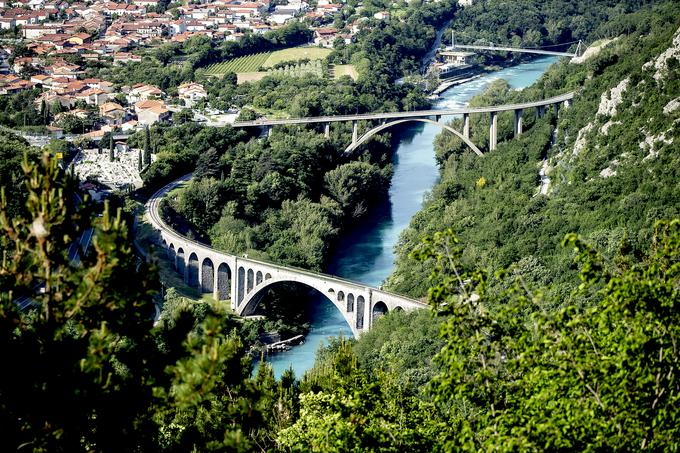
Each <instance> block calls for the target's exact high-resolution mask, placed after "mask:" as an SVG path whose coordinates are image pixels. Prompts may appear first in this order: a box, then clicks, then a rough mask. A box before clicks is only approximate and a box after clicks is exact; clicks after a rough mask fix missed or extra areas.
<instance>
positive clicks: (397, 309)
mask: <svg viewBox="0 0 680 453" xmlns="http://www.w3.org/2000/svg"><path fill="white" fill-rule="evenodd" d="M393 311H404V309H403V308H401V307H394V310H393Z"/></svg>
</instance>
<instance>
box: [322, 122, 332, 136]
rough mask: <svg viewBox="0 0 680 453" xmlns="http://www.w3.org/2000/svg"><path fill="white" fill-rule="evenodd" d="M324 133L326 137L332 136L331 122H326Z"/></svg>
mask: <svg viewBox="0 0 680 453" xmlns="http://www.w3.org/2000/svg"><path fill="white" fill-rule="evenodd" d="M323 135H324V137H326V138H329V137H330V136H331V123H326V124H324V126H323Z"/></svg>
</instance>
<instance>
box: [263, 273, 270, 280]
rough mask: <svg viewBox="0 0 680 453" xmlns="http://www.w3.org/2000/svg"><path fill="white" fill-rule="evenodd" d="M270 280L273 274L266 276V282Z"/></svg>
mask: <svg viewBox="0 0 680 453" xmlns="http://www.w3.org/2000/svg"><path fill="white" fill-rule="evenodd" d="M270 278H272V274H269V273H268V274H267V275H265V276H264V279H265V280H269V279H270Z"/></svg>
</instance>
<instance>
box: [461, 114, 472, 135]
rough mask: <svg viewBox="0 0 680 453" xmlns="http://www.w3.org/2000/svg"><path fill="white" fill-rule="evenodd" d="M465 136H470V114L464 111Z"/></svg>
mask: <svg viewBox="0 0 680 453" xmlns="http://www.w3.org/2000/svg"><path fill="white" fill-rule="evenodd" d="M463 136H464V137H465V138H470V114H469V113H463Z"/></svg>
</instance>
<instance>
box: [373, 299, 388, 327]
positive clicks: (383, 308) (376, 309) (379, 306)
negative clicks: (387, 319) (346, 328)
mask: <svg viewBox="0 0 680 453" xmlns="http://www.w3.org/2000/svg"><path fill="white" fill-rule="evenodd" d="M385 314H387V305H385V302H383V301H381V300H380V301H378V302H376V303H375V305H373V310H372V312H371V325H373V324H375V322H376V321H377V320H378V319H380V317H381V316H382V315H385Z"/></svg>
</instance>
